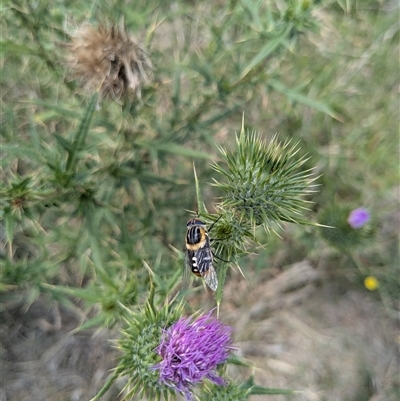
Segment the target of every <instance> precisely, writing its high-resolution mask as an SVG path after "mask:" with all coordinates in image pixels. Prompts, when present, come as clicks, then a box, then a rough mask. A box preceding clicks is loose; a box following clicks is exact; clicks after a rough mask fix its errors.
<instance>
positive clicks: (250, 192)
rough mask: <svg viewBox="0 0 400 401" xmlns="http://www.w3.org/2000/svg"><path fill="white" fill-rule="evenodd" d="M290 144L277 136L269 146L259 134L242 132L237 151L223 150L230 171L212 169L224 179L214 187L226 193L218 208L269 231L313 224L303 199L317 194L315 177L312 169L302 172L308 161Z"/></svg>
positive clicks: (217, 168)
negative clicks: (276, 226)
mask: <svg viewBox="0 0 400 401" xmlns="http://www.w3.org/2000/svg"><path fill="white" fill-rule="evenodd" d="M290 143H291V141H290V140H289V141H285V142H284V143H281V142H279V141H278V139H277V137H276V136H274V137H273V138H272V140H271V141H270V143H269V144H266V143H265V141H264V140H263V139H262V138H261V136H260V135H259V134H258V133H257V132H251V133H245V131H244V130H243V129H242V131H241V133H240V135H239V137H237V138H236V151H235V152H233V153H231V154H229V153H228V152H227V151H226V150H225V149H223V148H220V151H221V153H222V155H223V157H224V159H225V161H226V165H227V169H226V168H225V167H222V166H221V165H219V164H217V163H215V164H214V165H213V166H212V167H213V169H214V170H215V171H216V172H217V173H219V174H221V175H222V176H223V177H224V181H222V182H221V181H217V180H215V184H214V185H215V186H217V187H218V188H221V190H222V191H223V193H224V195H223V197H222V202H221V203H220V205H219V208H220V209H221V210H227V209H228V210H229V209H231V210H234V211H235V213H236V215H237V216H240V218H242V219H246V220H249V221H250V223H251V226H253V227H257V226H263V227H264V228H265V229H267V230H269V229H270V228H271V226H272V225H273V223H277V224H279V223H280V222H282V221H284V222H292V223H297V224H310V222H308V221H306V220H304V219H303V218H302V212H303V211H304V210H308V208H307V203H309V202H308V201H306V200H305V199H304V196H305V195H307V194H310V193H311V192H314V191H313V189H314V187H315V185H314V184H313V181H314V180H315V179H316V177H314V176H313V174H312V172H311V170H305V171H301V167H302V166H303V165H304V164H305V163H306V161H307V160H308V158H306V157H299V158H296V154H297V153H298V151H299V147H298V146H297V145H292V146H291V145H290Z"/></svg>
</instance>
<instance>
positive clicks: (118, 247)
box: [0, 0, 400, 325]
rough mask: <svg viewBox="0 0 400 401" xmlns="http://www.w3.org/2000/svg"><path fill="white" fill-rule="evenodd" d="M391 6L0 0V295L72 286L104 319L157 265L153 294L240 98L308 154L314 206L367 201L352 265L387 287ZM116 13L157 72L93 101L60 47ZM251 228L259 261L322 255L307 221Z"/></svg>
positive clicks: (172, 275)
mask: <svg viewBox="0 0 400 401" xmlns="http://www.w3.org/2000/svg"><path fill="white" fill-rule="evenodd" d="M390 7H393V6H392V5H390V4H381V2H377V1H376V2H375V1H372V0H371V1H368V2H357V1H355V2H341V1H328V2H326V3H325V2H317V1H314V2H313V1H312V0H291V1H289V2H282V1H278V0H276V1H274V0H271V1H267V2H259V1H252V0H241V1H240V0H231V1H227V2H189V1H177V2H173V3H170V2H157V1H154V0H151V1H137V2H135V3H134V4H126V2H123V1H120V0H113V1H103V0H99V1H97V2H95V3H84V2H79V3H76V2H73V3H71V2H68V1H61V0H59V1H52V2H50V1H47V0H40V1H37V2H31V1H25V0H15V1H5V2H4V3H3V5H2V7H1V27H2V43H1V53H2V61H1V62H2V74H1V85H2V97H1V111H2V124H1V135H2V147H1V157H2V167H1V176H2V177H1V178H2V183H3V184H2V188H1V207H2V212H1V213H2V216H1V217H2V222H1V230H2V231H1V234H2V238H1V241H2V250H1V251H2V254H1V258H2V261H1V262H2V269H1V280H0V282H1V289H2V290H3V299H4V300H5V301H7V299H8V298H9V297H13V296H15V295H17V294H18V296H22V297H25V299H26V300H27V302H31V301H33V300H34V299H35V297H36V296H38V295H39V294H41V293H45V294H48V295H49V296H50V297H53V298H54V299H58V300H61V301H63V302H65V303H68V302H69V301H68V299H69V297H74V296H75V297H78V298H80V299H83V300H85V301H86V302H87V305H88V307H90V306H92V305H100V310H101V311H102V312H103V313H100V315H99V316H100V319H97V320H94V321H93V324H106V325H113V324H114V323H115V322H117V321H118V320H119V318H120V316H122V315H124V313H125V312H124V310H123V308H121V305H125V306H132V305H136V304H137V303H143V301H144V299H145V298H146V293H147V290H148V287H149V281H150V277H152V272H155V273H156V276H153V281H154V282H155V283H156V285H157V294H158V296H160V298H163V297H165V296H166V295H167V294H168V293H170V292H171V291H172V290H173V289H175V288H176V287H177V286H178V285H179V280H180V276H181V270H182V264H183V257H182V254H181V253H180V252H174V251H173V250H172V249H171V248H174V249H177V250H179V251H181V250H183V246H184V233H185V229H186V227H185V222H186V221H187V220H188V218H189V217H190V213H189V212H188V210H194V211H195V210H196V194H195V185H194V180H193V169H192V162H193V160H195V161H196V171H197V174H198V179H199V182H200V184H201V186H202V191H203V197H204V199H205V203H206V204H207V207H208V210H211V209H212V204H213V203H214V199H215V197H216V196H218V195H222V194H221V193H218V191H217V190H215V192H214V190H213V189H212V187H211V186H209V185H206V184H207V183H209V182H211V175H212V174H213V172H212V169H211V168H210V166H209V164H210V162H211V159H210V156H211V157H213V158H214V159H215V160H217V161H219V155H218V152H217V150H216V148H215V143H217V144H223V145H224V147H225V148H227V149H228V150H229V149H230V148H231V147H233V146H234V143H235V136H234V133H235V132H234V131H235V130H239V129H240V126H241V119H242V113H243V112H244V115H245V122H246V125H247V126H248V127H250V128H251V127H255V128H256V129H257V130H258V131H260V130H262V131H264V133H265V134H266V135H268V137H271V136H272V135H273V134H274V133H275V132H279V135H280V137H281V138H283V139H286V138H294V140H295V142H297V141H300V147H301V154H300V155H299V157H301V156H302V155H304V154H306V153H308V154H309V155H311V156H312V164H309V165H307V162H306V165H305V169H307V168H312V167H314V164H315V163H316V162H317V163H318V167H317V169H316V173H317V174H318V175H319V174H322V178H321V179H319V181H318V184H321V187H322V190H321V191H320V193H319V194H317V195H315V196H314V199H313V200H314V201H315V202H316V204H315V210H316V211H318V213H320V212H321V213H322V212H323V211H324V210H325V209H327V208H328V209H329V210H332V207H334V206H332V205H339V209H340V210H342V207H343V205H345V204H346V205H347V204H351V205H354V206H355V207H357V206H361V205H363V206H365V207H368V208H369V209H370V211H371V214H372V223H371V224H372V225H373V228H374V231H373V232H374V238H373V239H372V245H369V246H368V248H362V247H361V248H359V249H357V255H364V257H361V256H360V257H358V256H357V255H356V257H355V258H356V259H357V260H358V261H359V264H361V274H360V271H359V272H358V273H356V274H359V275H360V280H359V281H360V282H362V278H363V277H364V273H365V274H367V273H368V274H372V275H376V276H377V277H378V278H379V280H380V281H381V282H382V283H384V282H386V281H387V282H390V289H389V287H385V286H382V287H380V288H381V290H382V294H383V292H384V291H387V293H388V294H389V295H388V298H387V299H389V300H393V294H395V293H396V289H399V288H400V285H399V282H398V280H395V281H394V282H393V280H386V277H392V276H393V277H395V276H396V275H397V274H398V270H396V269H397V267H396V266H398V254H397V246H396V244H397V234H396V232H397V228H396V227H395V226H394V224H395V223H394V221H393V219H392V217H391V216H393V215H394V214H395V213H396V210H397V203H396V202H397V201H396V198H395V197H396V193H395V187H396V185H397V184H398V178H399V177H398V169H397V168H396V167H397V162H398V161H397V159H396V156H395V154H394V152H393V149H397V145H398V136H397V134H398V132H397V130H398V122H399V121H398V106H399V103H398V98H397V97H396V90H397V89H396V88H397V87H398V74H397V71H398V63H397V61H396V60H398V57H395V55H396V54H397V56H398V41H399V28H398V19H397V16H398V14H396V12H391V10H390ZM121 18H124V21H125V25H126V27H127V30H128V31H130V32H132V33H133V34H134V35H135V36H136V37H137V38H139V39H140V41H141V42H142V43H143V45H144V47H145V48H146V49H147V50H148V54H149V57H150V58H151V60H152V62H153V64H154V67H155V70H154V74H155V78H154V81H153V82H152V84H151V85H148V86H146V87H144V88H143V89H142V99H141V100H140V101H136V100H135V101H129V100H126V99H125V100H124V102H122V103H121V104H118V103H116V102H113V101H110V100H102V101H101V103H100V104H99V105H97V100H96V97H94V96H92V95H91V94H88V93H85V91H83V90H82V89H81V87H80V86H79V83H78V82H73V81H70V80H69V76H68V72H67V71H66V69H65V67H64V65H63V59H64V53H65V47H64V46H63V45H62V43H63V42H68V41H69V33H70V32H72V31H73V30H74V29H75V27H76V26H77V25H79V24H81V23H83V22H85V21H86V22H87V21H88V22H90V23H93V24H95V25H96V24H98V23H101V22H104V21H107V22H110V23H113V22H115V23H117V22H119V21H120V20H121ZM319 20H322V21H323V23H322V24H319ZM222 167H223V166H222ZM333 213H335V211H333ZM332 230H333V229H332ZM262 235H263V234H261V241H262V242H264V240H265V241H268V240H269V241H270V247H268V246H267V247H266V249H265V251H262V254H261V256H260V258H262V259H263V260H266V261H267V262H266V263H267V264H268V262H269V260H270V256H271V255H273V253H274V252H275V251H276V248H277V247H284V246H287V249H286V253H285V258H284V261H285V262H287V263H290V262H293V261H295V260H298V258H300V257H308V258H311V259H314V260H318V259H319V258H321V257H324V258H328V261H329V257H330V253H329V252H330V250H329V249H330V248H329V247H328V246H327V245H325V243H324V242H322V241H323V238H322V237H321V236H319V233H318V230H315V229H313V228H304V227H300V226H299V227H291V228H290V229H289V231H288V234H287V235H288V236H289V239H288V241H287V242H286V245H283V243H282V242H280V241H276V240H275V239H273V238H271V237H264V238H263V237H262ZM321 249H325V250H326V252H321ZM322 254H323V255H324V256H321V255H322ZM326 255H328V256H326ZM346 260H347V259H345V258H344V259H343V260H342V263H343V266H337V263H336V256H334V261H335V263H334V265H335V269H339V268H341V267H344V268H345V267H346V263H347V262H346ZM396 260H397V262H396ZM266 263H265V262H264V263H263V266H265V264H266ZM328 263H329V262H328ZM244 264H245V262H244ZM255 264H256V265H257V261H255ZM149 267H150V268H151V269H150V268H149ZM345 270H346V269H345ZM385 288H387V290H385ZM397 293H398V292H397ZM388 304H389V306H390V307H394V304H393V303H392V301H389V303H388Z"/></svg>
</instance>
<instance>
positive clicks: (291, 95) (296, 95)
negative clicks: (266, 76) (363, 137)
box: [268, 79, 340, 120]
mask: <svg viewBox="0 0 400 401" xmlns="http://www.w3.org/2000/svg"><path fill="white" fill-rule="evenodd" d="M268 85H269V86H271V87H272V88H273V89H274V90H276V91H277V92H279V93H282V94H283V95H285V96H286V97H287V98H288V99H289V100H291V101H293V102H297V103H300V104H303V105H304V106H308V107H311V108H312V109H314V110H317V111H320V112H322V113H325V114H327V115H329V116H331V117H333V118H335V119H336V120H340V118H339V115H338V114H337V113H335V112H334V111H333V109H332V108H331V107H330V106H329V105H327V104H326V103H323V102H321V101H318V100H316V99H312V98H310V97H308V96H305V95H303V94H302V93H300V92H299V91H297V90H295V89H290V88H287V87H286V86H285V85H283V84H282V82H279V81H277V80H275V79H270V80H269V81H268Z"/></svg>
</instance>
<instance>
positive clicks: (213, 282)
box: [196, 243, 218, 291]
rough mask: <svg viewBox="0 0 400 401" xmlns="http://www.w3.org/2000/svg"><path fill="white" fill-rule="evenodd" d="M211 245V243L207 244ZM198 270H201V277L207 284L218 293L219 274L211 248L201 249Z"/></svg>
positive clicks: (198, 253) (198, 257)
mask: <svg viewBox="0 0 400 401" xmlns="http://www.w3.org/2000/svg"><path fill="white" fill-rule="evenodd" d="M207 245H209V243H208V244H207ZM196 256H197V268H198V269H199V273H200V275H201V276H202V277H203V279H204V281H205V282H206V284H207V285H208V286H209V287H210V288H211V289H212V290H213V291H216V289H217V287H218V279H217V272H216V271H215V268H214V264H213V258H212V253H211V248H210V246H205V247H204V248H201V249H200V250H199V251H198V252H197V254H196Z"/></svg>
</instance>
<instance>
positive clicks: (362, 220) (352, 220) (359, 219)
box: [347, 208, 370, 228]
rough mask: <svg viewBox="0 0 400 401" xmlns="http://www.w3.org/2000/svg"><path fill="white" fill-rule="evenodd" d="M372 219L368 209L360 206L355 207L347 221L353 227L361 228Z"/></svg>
mask: <svg viewBox="0 0 400 401" xmlns="http://www.w3.org/2000/svg"><path fill="white" fill-rule="evenodd" d="M369 219H370V215H369V212H368V210H367V209H364V208H358V209H354V210H353V211H352V212H351V213H350V214H349V217H348V219H347V222H348V223H349V224H350V226H351V227H352V228H361V227H362V226H363V225H364V224H366V223H367V222H368V221H369Z"/></svg>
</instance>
